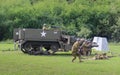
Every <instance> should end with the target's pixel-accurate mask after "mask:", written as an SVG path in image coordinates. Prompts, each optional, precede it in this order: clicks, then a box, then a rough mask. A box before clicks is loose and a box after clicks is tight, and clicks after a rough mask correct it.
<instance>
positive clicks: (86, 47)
mask: <svg viewBox="0 0 120 75" xmlns="http://www.w3.org/2000/svg"><path fill="white" fill-rule="evenodd" d="M92 47H98V45H97V44H96V43H94V42H91V41H87V40H86V41H85V42H84V43H83V44H82V46H81V47H80V48H81V51H80V52H81V54H82V55H89V54H91V51H92V50H91V48H92Z"/></svg>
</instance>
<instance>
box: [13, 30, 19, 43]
mask: <svg viewBox="0 0 120 75" xmlns="http://www.w3.org/2000/svg"><path fill="white" fill-rule="evenodd" d="M18 31H19V30H18V29H14V32H13V39H14V41H17V40H18V35H19V32H18Z"/></svg>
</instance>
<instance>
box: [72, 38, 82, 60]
mask: <svg viewBox="0 0 120 75" xmlns="http://www.w3.org/2000/svg"><path fill="white" fill-rule="evenodd" d="M83 42H84V39H77V41H76V42H75V43H74V44H73V46H72V56H73V59H72V62H74V60H75V59H76V58H77V57H78V58H79V62H81V54H80V53H79V51H78V50H79V47H80V46H81V45H82V43H83Z"/></svg>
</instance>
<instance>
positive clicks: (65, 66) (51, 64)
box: [0, 44, 120, 75]
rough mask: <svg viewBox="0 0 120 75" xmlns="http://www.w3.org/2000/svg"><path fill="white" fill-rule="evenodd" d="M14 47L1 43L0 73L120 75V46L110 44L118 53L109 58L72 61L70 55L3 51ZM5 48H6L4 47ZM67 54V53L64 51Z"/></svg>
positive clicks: (24, 74) (5, 74)
mask: <svg viewBox="0 0 120 75" xmlns="http://www.w3.org/2000/svg"><path fill="white" fill-rule="evenodd" d="M3 45H6V46H5V48H6V49H7V48H11V49H12V48H13V47H12V46H13V44H0V50H1V51H0V75H119V74H120V71H119V70H120V66H119V64H120V57H119V56H118V55H117V54H119V53H120V51H119V49H120V46H119V45H116V44H110V46H109V48H110V50H111V51H112V52H114V53H116V56H115V57H112V58H110V59H109V60H85V59H82V60H83V61H84V62H82V63H79V62H78V59H77V60H76V61H75V62H74V63H72V62H71V59H72V56H71V55H69V54H70V53H67V54H68V55H62V54H59V53H58V55H48V56H44V55H41V56H34V55H27V54H24V53H22V52H21V51H2V49H4V48H3V47H4V46H3ZM4 50H5V49H4ZM64 54H65V53H64Z"/></svg>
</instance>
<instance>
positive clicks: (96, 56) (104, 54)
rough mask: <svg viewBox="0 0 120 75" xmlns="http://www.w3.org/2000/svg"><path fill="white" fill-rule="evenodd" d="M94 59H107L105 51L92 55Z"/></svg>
mask: <svg viewBox="0 0 120 75" xmlns="http://www.w3.org/2000/svg"><path fill="white" fill-rule="evenodd" d="M94 59H95V60H99V59H108V56H107V54H106V53H102V54H97V53H96V54H95V57H94Z"/></svg>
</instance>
